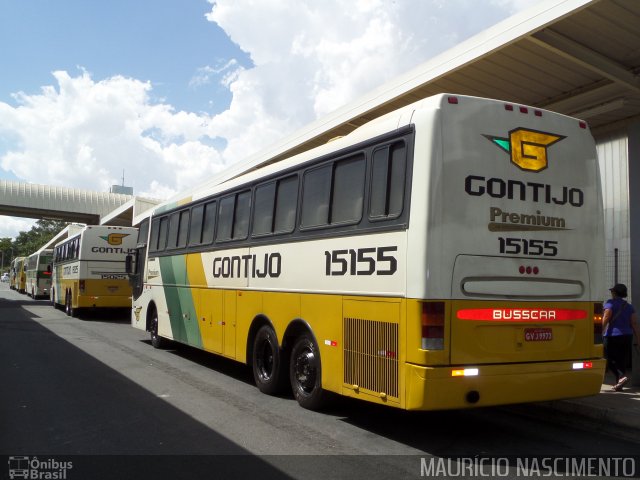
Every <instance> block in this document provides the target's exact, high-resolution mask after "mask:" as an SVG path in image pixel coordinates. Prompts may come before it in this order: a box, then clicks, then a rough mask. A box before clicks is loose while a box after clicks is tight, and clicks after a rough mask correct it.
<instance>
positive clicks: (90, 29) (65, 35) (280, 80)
mask: <svg viewBox="0 0 640 480" xmlns="http://www.w3.org/2000/svg"><path fill="white" fill-rule="evenodd" d="M538 1H539V0H396V1H394V2H389V1H388V0H357V1H356V0H354V1H353V2H344V0H323V2H317V1H314V0H260V1H257V0H216V1H213V0H154V1H151V0H110V1H108V2H104V1H102V2H98V1H94V0H56V1H53V0H0V66H1V67H0V68H1V70H0V71H1V72H2V73H1V74H0V179H6V180H16V181H23V182H30V183H44V184H49V185H64V186H69V187H77V188H88V189H92V190H97V191H108V189H109V186H110V185H112V184H114V183H120V178H121V176H122V171H123V170H124V171H125V183H126V184H128V185H130V186H133V187H134V191H135V193H136V194H138V195H143V196H150V197H156V198H166V197H168V196H170V195H172V194H174V193H177V192H179V191H182V190H185V189H187V188H189V187H191V186H193V185H195V184H197V183H200V182H201V181H202V180H203V179H206V177H207V176H210V175H213V174H214V173H216V172H218V171H220V170H221V169H224V168H225V167H227V166H229V165H231V164H233V163H235V162H238V161H241V160H243V159H244V158H246V157H247V156H249V155H251V154H253V153H255V152H257V151H259V150H260V149H263V148H266V147H267V146H269V145H270V144H272V143H274V142H276V141H278V140H280V139H281V138H283V137H285V136H287V135H289V134H291V133H293V132H295V131H296V130H297V129H300V128H302V127H303V126H305V125H306V124H308V123H310V122H312V121H314V120H316V119H318V118H321V117H322V116H323V115H326V114H327V113H329V112H331V111H333V110H335V109H337V108H339V107H341V106H343V105H345V104H347V103H349V102H351V101H353V100H355V99H356V98H357V97H358V96H360V95H362V94H363V93H365V92H367V91H370V90H373V89H374V88H376V87H378V86H380V85H381V84H383V83H385V82H388V81H390V80H392V79H393V78H395V77H397V76H398V75H400V74H402V73H405V72H407V71H408V70H410V69H412V68H414V67H416V66H418V65H419V64H421V63H423V62H425V61H427V60H429V59H430V58H431V57H433V56H434V55H436V54H438V53H440V52H442V51H444V50H446V49H448V48H451V47H453V46H454V45H456V44H457V43H460V42H461V41H463V40H465V39H467V38H469V37H471V36H472V35H474V34H476V33H478V32H480V31H482V30H484V29H486V28H488V27H490V26H492V25H494V24H496V23H498V22H499V21H501V20H503V19H505V18H507V17H509V16H510V15H512V14H514V13H517V12H518V11H520V10H522V9H524V8H527V7H529V6H531V5H533V4H535V3H537V2H538ZM32 222H33V220H26V219H14V218H8V217H3V218H0V237H4V236H11V237H13V236H15V235H16V234H17V233H18V231H20V230H26V229H28V228H29V226H30V225H31V224H32Z"/></svg>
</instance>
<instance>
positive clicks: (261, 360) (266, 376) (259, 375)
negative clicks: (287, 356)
mask: <svg viewBox="0 0 640 480" xmlns="http://www.w3.org/2000/svg"><path fill="white" fill-rule="evenodd" d="M252 357H253V358H252V368H253V378H254V380H255V382H256V386H257V387H258V389H259V390H260V391H261V392H262V393H266V394H267V395H275V394H277V393H280V392H282V390H284V387H285V385H286V381H287V368H286V365H283V355H281V354H280V348H279V347H278V337H277V336H276V332H274V331H273V328H271V327H270V326H269V325H263V326H262V327H260V330H258V333H257V334H256V338H255V340H254V341H253V355H252Z"/></svg>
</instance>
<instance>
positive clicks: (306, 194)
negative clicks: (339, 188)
mask: <svg viewBox="0 0 640 480" xmlns="http://www.w3.org/2000/svg"><path fill="white" fill-rule="evenodd" d="M302 195H303V198H302V226H303V227H315V226H319V225H326V224H327V223H329V196H330V195H331V165H325V166H324V167H321V168H316V169H314V170H309V171H307V172H305V175H304V189H303V194H302Z"/></svg>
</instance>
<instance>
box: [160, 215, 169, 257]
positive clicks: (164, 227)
mask: <svg viewBox="0 0 640 480" xmlns="http://www.w3.org/2000/svg"><path fill="white" fill-rule="evenodd" d="M168 230H169V218H168V217H163V218H161V219H160V232H159V234H158V251H162V250H164V249H165V248H166V247H167V231H168Z"/></svg>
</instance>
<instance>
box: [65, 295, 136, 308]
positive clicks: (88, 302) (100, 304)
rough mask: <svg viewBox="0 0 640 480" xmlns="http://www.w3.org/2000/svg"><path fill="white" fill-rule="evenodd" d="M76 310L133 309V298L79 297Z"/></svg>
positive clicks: (123, 296) (115, 296) (122, 296)
mask: <svg viewBox="0 0 640 480" xmlns="http://www.w3.org/2000/svg"><path fill="white" fill-rule="evenodd" d="M76 308H131V297H130V296H125V295H92V296H88V295H78V305H77V307H76Z"/></svg>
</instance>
